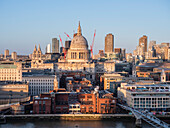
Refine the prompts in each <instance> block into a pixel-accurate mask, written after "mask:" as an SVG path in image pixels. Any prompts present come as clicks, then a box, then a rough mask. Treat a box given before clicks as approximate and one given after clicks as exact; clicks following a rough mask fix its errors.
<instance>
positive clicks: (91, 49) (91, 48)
mask: <svg viewBox="0 0 170 128" xmlns="http://www.w3.org/2000/svg"><path fill="white" fill-rule="evenodd" d="M95 36H96V29H95V30H94V36H93V41H92V45H91V46H90V51H91V58H92V59H93V45H94V38H95Z"/></svg>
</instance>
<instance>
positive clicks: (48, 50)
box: [46, 44, 51, 53]
mask: <svg viewBox="0 0 170 128" xmlns="http://www.w3.org/2000/svg"><path fill="white" fill-rule="evenodd" d="M46 53H51V44H48V45H47V46H46Z"/></svg>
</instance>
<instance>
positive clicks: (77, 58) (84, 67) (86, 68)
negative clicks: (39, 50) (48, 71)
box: [56, 22, 95, 80]
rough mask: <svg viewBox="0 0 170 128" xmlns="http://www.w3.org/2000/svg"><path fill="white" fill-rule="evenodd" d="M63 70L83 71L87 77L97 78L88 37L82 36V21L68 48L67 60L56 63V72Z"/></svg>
mask: <svg viewBox="0 0 170 128" xmlns="http://www.w3.org/2000/svg"><path fill="white" fill-rule="evenodd" d="M63 71H81V72H83V73H84V74H86V78H87V79H89V80H95V64H94V63H92V62H90V50H89V49H88V42H87V40H86V38H85V37H84V36H82V32H81V27H80V22H79V26H78V30H77V35H76V36H75V37H74V38H73V39H72V41H71V45H70V48H69V49H68V52H67V55H66V60H65V61H59V62H58V63H57V64H56V72H63Z"/></svg>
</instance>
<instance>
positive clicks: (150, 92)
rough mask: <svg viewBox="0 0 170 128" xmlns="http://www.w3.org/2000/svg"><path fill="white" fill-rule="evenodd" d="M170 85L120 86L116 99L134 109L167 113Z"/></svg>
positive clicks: (169, 106) (169, 103)
mask: <svg viewBox="0 0 170 128" xmlns="http://www.w3.org/2000/svg"><path fill="white" fill-rule="evenodd" d="M169 95H170V85H169V84H150V85H146V84H145V85H137V84H135V85H129V84H128V85H121V87H119V88H118V98H119V99H120V100H122V102H125V103H126V104H127V105H128V106H130V107H133V108H135V109H141V110H144V109H148V110H150V111H156V112H157V111H169V109H170V97H169Z"/></svg>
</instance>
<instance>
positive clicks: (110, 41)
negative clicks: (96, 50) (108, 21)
mask: <svg viewBox="0 0 170 128" xmlns="http://www.w3.org/2000/svg"><path fill="white" fill-rule="evenodd" d="M113 51H114V36H113V35H112V34H111V33H109V34H107V35H106V37H105V53H111V52H113Z"/></svg>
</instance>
